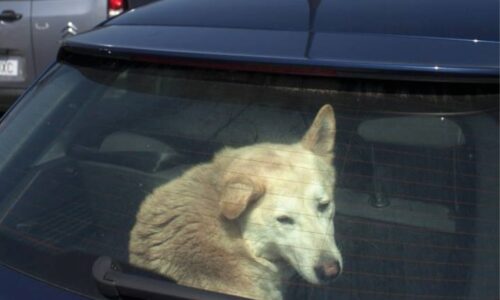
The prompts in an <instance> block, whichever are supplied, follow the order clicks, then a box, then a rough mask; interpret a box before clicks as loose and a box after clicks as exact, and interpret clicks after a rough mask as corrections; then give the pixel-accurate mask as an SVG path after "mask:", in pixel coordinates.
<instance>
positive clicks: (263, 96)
mask: <svg viewBox="0 0 500 300" xmlns="http://www.w3.org/2000/svg"><path fill="white" fill-rule="evenodd" d="M83 65H84V64H83V63H82V65H78V64H75V65H74V66H73V67H71V68H75V69H74V70H69V71H67V72H74V75H72V76H74V78H82V79H80V81H85V82H84V83H78V84H77V83H71V84H68V85H67V86H68V87H67V90H68V91H67V93H65V94H64V96H62V97H61V100H60V101H59V100H58V101H54V102H56V103H57V105H54V106H53V107H47V108H46V109H47V111H45V112H38V115H35V116H34V118H35V119H37V120H39V121H38V123H36V122H35V121H34V123H36V124H38V126H37V127H35V128H34V129H32V133H31V135H30V136H31V138H30V139H27V140H26V141H24V142H23V143H22V144H21V145H20V146H19V147H20V149H21V150H20V151H18V154H17V156H15V157H12V158H10V159H9V163H8V164H3V165H2V164H0V176H1V174H2V173H3V172H6V170H9V172H10V174H16V176H17V177H16V176H14V177H12V178H6V181H4V184H3V185H0V191H1V194H2V195H3V198H2V200H1V201H0V212H2V214H0V233H1V235H2V236H3V237H2V239H4V238H5V237H8V238H9V239H12V240H15V241H17V242H18V243H20V244H26V245H30V247H33V248H35V249H36V251H37V253H39V254H37V255H39V257H40V258H42V257H44V258H45V260H46V261H47V262H53V261H55V260H56V258H60V257H66V258H67V259H65V260H62V261H64V263H65V264H68V266H66V267H65V269H66V270H68V269H70V265H71V264H76V262H74V261H75V260H78V257H79V256H78V255H81V254H79V253H84V254H85V255H90V256H91V257H97V256H102V255H106V256H110V257H113V258H115V259H117V260H118V261H121V262H123V263H125V264H126V262H127V259H128V250H127V247H128V240H129V232H130V230H131V229H132V226H133V225H134V222H135V215H136V213H137V210H138V208H139V205H140V204H141V202H142V201H143V200H144V198H145V197H146V196H147V195H148V194H149V193H151V192H152V191H153V190H154V189H155V188H156V187H158V186H160V185H162V184H165V183H167V182H169V181H171V180H173V179H175V178H177V177H178V176H180V175H181V174H182V173H183V172H184V171H186V170H188V169H189V168H191V167H192V166H194V165H197V164H200V163H204V162H208V161H210V160H211V159H212V157H213V155H214V153H216V152H217V151H218V150H220V149H222V148H223V147H227V146H230V147H240V146H244V145H250V144H255V143H261V142H278V143H294V142H297V141H298V140H299V139H300V137H301V136H302V135H303V134H304V132H305V131H306V130H307V128H308V126H309V125H310V124H311V122H312V120H313V118H314V116H315V113H316V111H317V109H318V108H319V107H320V106H321V105H322V104H324V103H330V104H331V105H332V106H333V107H334V109H335V115H336V122H337V133H336V144H335V158H334V166H335V168H336V171H337V182H336V189H335V202H336V206H337V213H336V217H335V221H334V222H335V226H336V233H335V238H336V240H337V243H338V244H339V248H340V250H341V252H342V255H343V257H344V270H343V273H342V275H341V276H340V277H339V278H338V279H337V280H335V281H334V282H332V283H331V284H328V285H324V286H319V285H318V286H315V285H311V284H309V283H307V282H306V281H305V280H303V279H301V278H300V276H298V275H295V276H294V277H293V278H292V279H291V280H290V281H289V282H287V291H286V294H285V298H286V299H463V298H465V299H494V298H496V297H498V288H497V287H498V281H499V273H498V263H499V256H498V251H499V249H498V247H499V246H498V239H499V229H498V228H499V226H498V225H499V224H498V207H499V203H498V192H499V189H498V182H499V180H498V151H499V149H498V147H499V143H498V103H497V102H495V101H496V100H495V99H497V98H498V91H495V89H493V88H491V87H488V86H479V87H478V86H477V85H466V84H465V85H453V84H445V83H434V84H426V83H407V82H406V83H405V82H389V83H387V82H381V81H370V80H354V79H331V78H309V77H301V76H287V75H283V76H281V75H265V74H254V73H248V74H247V73H243V74H242V73H239V72H230V71H212V70H196V71H193V70H192V69H189V68H188V69H184V68H181V67H178V68H168V67H157V66H156V67H151V66H147V67H144V66H143V65H129V64H125V63H123V64H121V65H120V66H119V67H116V64H115V65H112V66H111V64H109V65H108V66H106V67H102V69H101V70H99V71H95V70H93V69H91V68H85V67H84V66H83ZM75 66H76V67H75ZM63 67H64V66H63ZM63 67H62V68H63ZM52 80H54V81H57V80H58V79H57V78H56V79H52ZM51 84H52V85H53V86H54V89H56V88H57V87H58V84H57V83H53V82H52V83H51ZM72 84H73V86H74V87H73V86H72ZM60 85H61V86H65V84H64V82H62V83H60ZM36 92H37V91H33V93H34V94H36ZM34 98H36V97H34ZM35 100H36V99H35ZM35 100H33V101H35ZM0 147H2V145H1V144H0ZM2 179H3V177H2ZM7 181H8V182H7ZM9 249H10V250H2V251H0V256H1V257H14V256H15V252H16V250H15V249H14V248H9ZM17 249H22V247H19V248H17ZM18 251H22V250H18ZM30 251H31V250H30ZM33 251H35V250H33ZM32 255H33V256H36V257H38V256H37V255H35V254H32ZM49 256H50V257H53V259H49V258H47V257H49ZM11 259H12V261H15V259H14V258H11ZM59 261H61V260H59ZM82 261H86V260H85V259H82ZM16 264H19V265H20V267H19V268H20V269H27V270H26V272H28V273H30V272H32V273H34V274H36V276H39V277H42V276H43V277H44V278H47V281H51V279H49V278H53V279H54V280H55V281H56V282H57V283H56V284H59V285H65V284H68V286H69V287H70V288H72V289H75V290H78V291H80V292H82V293H84V294H87V295H90V296H92V297H98V293H97V291H96V290H95V288H94V287H93V285H92V280H91V278H90V275H87V276H86V279H85V280H81V281H79V282H75V281H74V280H70V278H73V277H72V276H77V275H72V276H68V275H67V274H66V273H65V272H66V271H64V272H58V271H57V270H54V269H57V268H51V267H50V266H48V265H47V264H48V263H45V264H44V263H41V264H38V265H37V264H33V263H31V264H29V263H27V262H19V261H17V262H16ZM88 268H89V266H88V265H82V266H81V267H75V269H74V270H77V272H76V273H79V272H80V271H78V270H82V271H81V272H80V273H83V272H86V271H88ZM73 273H75V272H73Z"/></svg>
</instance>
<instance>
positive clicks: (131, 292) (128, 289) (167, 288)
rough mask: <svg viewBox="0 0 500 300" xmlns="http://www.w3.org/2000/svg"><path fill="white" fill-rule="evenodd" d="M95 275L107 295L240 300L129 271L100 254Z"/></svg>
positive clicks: (113, 296) (102, 290) (98, 285)
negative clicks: (123, 269) (128, 272)
mask: <svg viewBox="0 0 500 300" xmlns="http://www.w3.org/2000/svg"><path fill="white" fill-rule="evenodd" d="M92 275H93V277H94V279H95V280H96V282H97V287H98V289H99V291H100V292H101V293H102V294H103V295H104V296H107V297H110V298H117V297H125V298H126V297H133V298H138V299H148V300H149V299H200V300H212V299H213V300H216V299H224V300H236V299H244V298H240V297H236V296H230V295H224V294H219V293H215V292H210V291H205V290H200V289H195V288H190V287H186V286H182V285H178V284H176V283H174V282H168V281H164V280H159V279H152V278H147V277H143V276H138V275H134V274H127V273H126V272H124V271H122V270H121V267H120V265H119V264H118V263H117V262H115V261H113V260H112V259H111V258H110V257H107V256H100V257H99V258H98V259H97V260H96V261H95V262H94V265H93V266H92Z"/></svg>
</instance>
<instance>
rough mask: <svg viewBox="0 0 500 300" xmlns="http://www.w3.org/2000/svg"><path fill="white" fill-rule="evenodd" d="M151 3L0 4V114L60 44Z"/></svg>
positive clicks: (28, 0) (18, 0)
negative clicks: (110, 19) (129, 10)
mask: <svg viewBox="0 0 500 300" xmlns="http://www.w3.org/2000/svg"><path fill="white" fill-rule="evenodd" d="M150 2H153V0H0V112H1V111H4V110H5V109H6V108H7V107H8V106H9V105H10V104H11V103H12V102H13V101H14V100H15V98H17V97H18V96H19V95H20V94H21V93H22V92H23V91H24V89H25V88H27V87H28V86H29V84H30V83H31V82H32V81H33V80H34V79H35V78H36V77H37V76H38V75H39V74H40V73H41V72H43V70H45V68H46V67H47V66H48V65H49V64H50V63H52V61H54V60H55V58H56V55H57V51H58V49H59V45H60V42H61V41H62V40H63V39H64V38H66V37H68V36H72V35H76V34H78V33H81V32H84V31H87V30H90V29H92V28H93V27H94V26H96V25H97V24H99V23H101V22H102V21H104V20H106V19H107V18H109V17H113V16H115V15H118V14H120V13H122V12H124V11H125V10H128V9H132V8H135V7H137V6H140V5H144V4H147V3H150Z"/></svg>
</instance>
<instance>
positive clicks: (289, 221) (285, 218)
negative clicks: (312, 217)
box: [276, 216, 295, 225]
mask: <svg viewBox="0 0 500 300" xmlns="http://www.w3.org/2000/svg"><path fill="white" fill-rule="evenodd" d="M276 220H278V222H280V223H282V224H289V225H292V224H294V223H295V221H294V220H293V219H292V218H290V217H288V216H279V217H278V218H277V219H276Z"/></svg>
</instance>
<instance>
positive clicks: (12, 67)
mask: <svg viewBox="0 0 500 300" xmlns="http://www.w3.org/2000/svg"><path fill="white" fill-rule="evenodd" d="M18 75H19V60H17V59H6V60H5V59H0V76H9V77H10V76H12V77H16V76H18Z"/></svg>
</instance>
